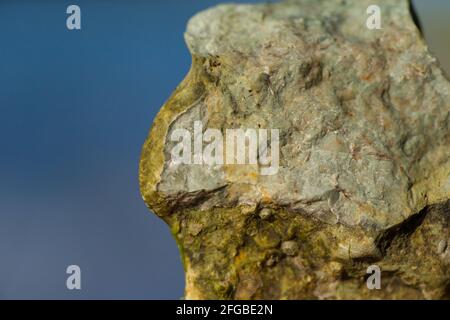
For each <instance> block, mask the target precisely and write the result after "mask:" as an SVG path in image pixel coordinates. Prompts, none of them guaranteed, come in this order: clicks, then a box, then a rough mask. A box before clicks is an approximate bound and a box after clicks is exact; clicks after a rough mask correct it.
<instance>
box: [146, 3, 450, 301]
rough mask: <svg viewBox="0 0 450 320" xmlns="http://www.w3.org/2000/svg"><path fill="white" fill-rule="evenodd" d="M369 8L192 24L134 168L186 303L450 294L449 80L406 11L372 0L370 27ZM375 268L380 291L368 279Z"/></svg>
mask: <svg viewBox="0 0 450 320" xmlns="http://www.w3.org/2000/svg"><path fill="white" fill-rule="evenodd" d="M371 3H372V1H371V0H347V1H317V0H295V1H285V2H282V3H277V4H261V5H234V4H233V5H221V6H218V7H215V8H212V9H210V10H206V11H204V12H201V13H199V14H198V15H197V16H195V17H194V18H192V19H191V21H190V22H189V24H188V28H187V31H186V34H185V38H186V42H187V44H188V47H189V49H190V51H191V54H192V59H193V63H192V68H191V71H190V72H189V74H188V75H187V77H186V79H185V80H184V81H183V82H182V83H181V84H180V85H179V87H178V88H177V89H176V91H175V92H174V93H173V95H172V97H171V98H170V99H169V100H168V102H167V103H166V104H165V105H164V106H163V108H162V109H161V111H160V112H159V114H158V116H157V117H156V119H155V120H154V123H153V127H152V130H151V132H150V135H149V137H148V139H147V141H146V143H145V145H144V149H143V153H142V159H141V164H140V184H141V191H142V195H143V198H144V200H145V202H146V203H147V204H148V206H149V207H150V208H151V209H152V210H153V211H154V212H155V213H156V214H158V215H159V216H160V217H161V218H162V219H164V220H165V221H166V222H167V223H168V224H169V226H170V227H171V230H172V232H173V234H174V236H175V238H176V240H177V242H178V244H179V247H180V251H181V253H182V259H183V262H184V265H185V270H186V298H194V299H195V298H243V299H253V298H270V299H272V298H275V299H278V298H288V299H297V298H442V297H446V296H447V297H448V296H449V295H450V292H449V291H450V289H449V287H448V284H449V283H450V237H449V225H450V205H449V204H450V202H449V199H450V148H449V145H450V83H449V81H448V80H447V79H446V78H445V76H444V75H443V73H442V71H441V70H440V68H439V66H438V63H437V62H436V59H435V58H434V57H432V56H431V55H430V54H429V52H428V51H427V47H426V45H425V43H424V40H423V39H422V37H421V34H420V32H419V31H418V29H417V27H416V25H415V24H414V22H413V20H412V18H411V14H410V12H409V5H408V2H407V1H390V0H379V1H377V3H378V5H379V6H380V8H381V22H382V29H374V30H371V29H369V28H367V27H366V20H367V18H368V15H367V13H366V10H367V8H368V7H369V5H370V4H371ZM238 128H240V129H243V130H244V131H245V130H247V129H251V130H249V131H248V132H247V134H248V136H249V137H250V138H249V140H248V141H247V145H245V144H244V145H241V146H240V147H239V146H238V147H237V151H236V153H239V151H241V152H243V154H244V156H245V151H247V153H248V157H245V158H243V159H241V164H236V163H233V161H232V160H236V159H235V158H233V157H229V155H231V151H232V149H228V150H227V147H228V146H229V145H228V144H229V142H230V140H231V139H230V137H231V136H227V130H228V132H231V131H230V129H238ZM183 129H184V130H183ZM207 129H218V130H215V131H214V130H209V133H208V134H209V135H212V136H214V137H215V139H213V138H211V136H209V137H208V134H206V132H208V130H207ZM266 129H267V131H266ZM273 129H276V130H278V131H276V130H273ZM187 130H188V131H189V132H188V131H187ZM202 133H205V135H202ZM261 133H263V134H264V133H267V134H268V136H267V138H268V139H267V140H268V142H269V145H268V146H267V148H265V146H264V143H262V144H261V145H259V144H257V145H256V146H257V151H258V152H260V153H258V154H256V156H255V154H252V150H253V149H251V145H252V142H255V140H252V138H255V137H257V138H259V143H261V142H264V141H266V140H265V139H264V138H265V137H264V135H263V136H258V134H261ZM183 134H184V138H185V139H186V140H184V142H185V144H184V145H183V146H184V147H186V148H189V152H187V150H188V149H184V152H181V151H180V148H181V147H182V146H181V144H180V142H179V141H183V140H182V139H183ZM252 134H255V136H252ZM277 134H278V137H279V139H278V140H279V141H277V139H276V138H277ZM227 137H229V138H228V139H227ZM220 139H223V141H222V142H223V145H222V144H220V146H221V147H222V149H223V151H224V156H223V157H221V154H220V151H221V148H217V147H218V146H219V144H216V145H214V143H213V142H218V143H220V142H221V140H220ZM188 140H189V142H190V145H189V144H186V142H187V141H188ZM277 142H278V143H277ZM238 143H239V141H236V144H238ZM208 146H209V147H208ZM214 146H215V147H216V149H215V151H216V152H215V153H212V155H213V156H216V158H214V157H211V156H209V157H208V155H210V151H211V148H212V147H214ZM253 146H254V145H253ZM277 154H279V163H277V161H276V160H277V159H276V155H277ZM177 155H178V158H183V159H184V162H181V163H180V162H179V161H178V162H177V159H178V158H177ZM264 155H266V157H265V158H264ZM254 156H255V157H254ZM211 158H213V160H214V159H216V160H217V161H216V162H215V163H214V162H213V161H212V160H211ZM252 159H253V160H252ZM255 159H256V161H255ZM220 160H223V162H224V163H225V164H223V165H222V164H221V163H220ZM264 160H267V161H264ZM269 160H271V162H270V161H269ZM236 161H238V160H236ZM373 264H375V265H377V266H379V267H380V269H381V271H382V276H381V279H382V288H381V290H369V289H368V288H367V286H366V280H365V279H366V278H367V274H366V271H367V267H368V266H370V265H373Z"/></svg>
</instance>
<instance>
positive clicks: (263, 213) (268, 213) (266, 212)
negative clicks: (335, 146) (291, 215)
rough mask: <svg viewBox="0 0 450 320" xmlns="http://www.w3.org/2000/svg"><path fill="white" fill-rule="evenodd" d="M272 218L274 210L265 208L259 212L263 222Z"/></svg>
mask: <svg viewBox="0 0 450 320" xmlns="http://www.w3.org/2000/svg"><path fill="white" fill-rule="evenodd" d="M271 216H272V210H270V209H269V208H264V209H262V210H261V211H260V212H259V217H260V218H261V219H263V220H267V219H269V218H270V217H271Z"/></svg>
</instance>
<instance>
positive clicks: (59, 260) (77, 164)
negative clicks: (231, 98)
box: [0, 0, 450, 299]
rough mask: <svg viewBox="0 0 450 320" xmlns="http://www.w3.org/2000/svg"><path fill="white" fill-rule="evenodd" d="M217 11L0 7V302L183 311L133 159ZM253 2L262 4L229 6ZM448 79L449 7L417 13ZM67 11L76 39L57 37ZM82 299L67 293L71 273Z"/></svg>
mask: <svg viewBox="0 0 450 320" xmlns="http://www.w3.org/2000/svg"><path fill="white" fill-rule="evenodd" d="M220 2H223V1H220V0H177V1H174V0H164V1H158V0H154V1H138V0H133V1H125V0H122V1H115V0H109V1H100V0H98V1H94V0H77V1H76V2H68V1H62V0H54V1H48V0H47V1H46V0H41V1H39V2H38V1H20V0H19V1H18V0H16V1H13V0H10V1H7V0H0V40H1V44H0V299H80V298H82V299H94V298H98V299H179V298H181V297H182V295H183V288H184V279H183V269H182V265H181V261H180V258H179V255H178V250H177V248H176V244H175V241H174V240H173V239H172V237H171V235H170V232H169V230H168V228H167V227H166V225H165V224H164V223H163V222H162V221H161V220H159V219H158V218H156V217H155V216H154V215H153V214H151V213H150V212H149V211H148V210H147V208H146V207H145V205H144V203H143V201H142V199H141V197H140V194H139V188H138V178H137V175H138V161H139V155H140V151H141V146H142V144H143V142H144V139H145V137H146V136H147V133H148V130H149V128H150V125H151V123H152V120H153V118H154V116H155V115H156V113H157V112H158V110H159V108H160V106H161V105H162V104H163V103H164V101H165V100H166V99H167V98H168V97H169V95H170V93H171V92H172V91H173V89H174V88H175V87H176V86H177V85H178V84H179V82H180V81H181V80H182V79H183V77H184V76H185V74H186V73H187V71H188V69H189V66H190V56H189V53H188V51H187V49H186V46H185V44H184V40H183V32H184V29H185V25H186V22H187V21H188V19H189V17H191V16H192V15H194V14H195V13H196V12H198V11H200V10H202V9H205V8H207V7H210V6H212V5H215V4H217V3H220ZM234 2H245V3H249V2H258V1H249V0H246V1H234ZM415 3H416V7H417V9H418V13H419V17H420V18H421V20H422V23H423V26H424V30H425V34H426V36H427V41H428V43H429V44H430V48H431V50H432V51H433V52H435V53H436V54H437V56H438V57H439V58H440V60H441V63H442V65H443V66H444V67H445V68H447V70H449V71H450V36H449V34H450V19H448V17H449V16H450V1H448V0H432V1H430V0H427V1H425V0H421V1H420V0H419V1H415ZM70 4H77V5H79V6H80V7H81V11H82V30H80V31H69V30H67V28H66V18H67V15H66V8H67V7H68V6H69V5H70ZM71 264H76V265H79V266H80V267H81V271H82V290H73V291H69V290H67V288H66V278H67V276H68V275H67V274H66V273H65V271H66V268H67V266H68V265H71Z"/></svg>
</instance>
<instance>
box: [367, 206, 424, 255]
mask: <svg viewBox="0 0 450 320" xmlns="http://www.w3.org/2000/svg"><path fill="white" fill-rule="evenodd" d="M429 208H430V207H428V206H427V207H425V208H423V209H422V210H421V211H420V212H419V213H417V214H415V215H413V216H411V217H409V218H408V219H406V220H405V221H403V222H402V223H400V224H399V225H396V226H393V227H391V228H389V229H387V230H386V231H384V232H383V233H382V234H381V235H380V236H379V237H378V238H377V239H376V240H375V241H376V246H377V247H378V249H379V250H380V252H381V253H382V254H383V255H385V254H386V251H387V249H389V247H390V246H391V244H392V243H393V242H394V241H395V240H396V239H399V238H408V237H409V236H410V235H411V234H412V233H414V231H415V230H416V229H417V228H418V227H419V226H420V225H421V224H422V222H423V220H424V219H425V217H426V215H427V213H428V211H429Z"/></svg>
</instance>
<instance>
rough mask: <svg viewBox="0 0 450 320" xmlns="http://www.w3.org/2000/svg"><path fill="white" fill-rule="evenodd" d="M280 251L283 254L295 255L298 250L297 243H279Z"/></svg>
mask: <svg viewBox="0 0 450 320" xmlns="http://www.w3.org/2000/svg"><path fill="white" fill-rule="evenodd" d="M281 251H283V253H284V254H285V255H288V256H295V255H296V254H297V252H298V245H297V242H295V241H285V242H283V243H282V244H281Z"/></svg>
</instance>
